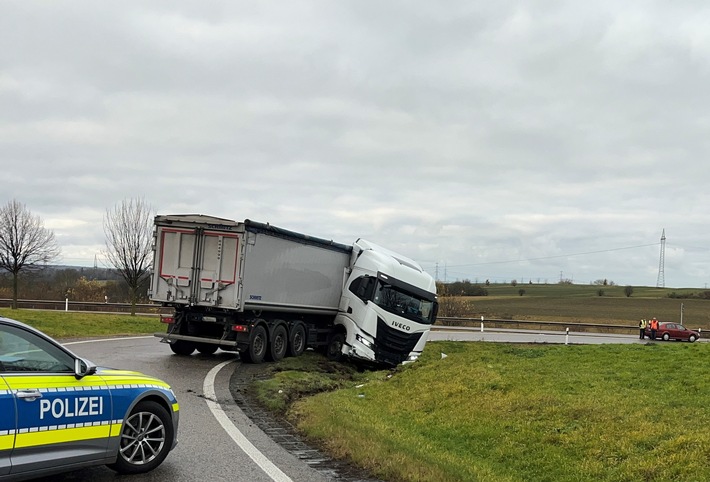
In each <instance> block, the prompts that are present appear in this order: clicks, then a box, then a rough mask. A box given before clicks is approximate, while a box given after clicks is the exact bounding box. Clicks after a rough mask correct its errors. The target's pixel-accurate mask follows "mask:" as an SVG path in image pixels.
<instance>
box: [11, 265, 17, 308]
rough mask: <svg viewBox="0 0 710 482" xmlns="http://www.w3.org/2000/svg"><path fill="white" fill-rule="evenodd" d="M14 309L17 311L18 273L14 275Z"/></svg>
mask: <svg viewBox="0 0 710 482" xmlns="http://www.w3.org/2000/svg"><path fill="white" fill-rule="evenodd" d="M12 309H13V310H16V309H17V273H12Z"/></svg>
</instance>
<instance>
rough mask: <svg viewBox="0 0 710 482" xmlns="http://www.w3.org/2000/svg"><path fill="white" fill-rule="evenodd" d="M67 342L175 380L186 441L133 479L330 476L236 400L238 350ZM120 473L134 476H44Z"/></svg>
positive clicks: (97, 358) (105, 361) (137, 341)
mask: <svg viewBox="0 0 710 482" xmlns="http://www.w3.org/2000/svg"><path fill="white" fill-rule="evenodd" d="M66 345H67V346H68V348H70V349H71V350H72V351H74V352H75V353H77V354H78V355H80V356H83V357H86V358H88V359H90V360H91V361H93V362H94V363H97V364H100V365H103V366H109V367H112V368H123V369H129V370H138V371H141V372H144V373H147V374H150V375H153V376H156V377H158V378H161V379H163V380H165V381H166V382H168V383H170V385H172V388H173V391H174V392H175V395H176V396H177V399H178V402H179V403H180V429H179V433H178V439H179V443H178V445H177V447H176V448H175V450H173V451H172V452H171V453H170V454H169V455H168V458H167V459H166V460H165V462H163V464H162V465H160V466H159V467H158V468H157V469H155V470H154V471H153V472H150V473H148V474H143V475H136V476H131V477H129V478H130V481H131V482H134V481H135V482H138V481H141V482H142V481H166V480H170V481H190V482H193V481H195V480H234V481H245V482H246V481H249V482H252V481H253V482H289V481H293V482H301V481H303V482H307V481H308V482H310V481H314V482H319V481H326V480H327V479H326V478H325V477H324V476H323V475H322V474H321V473H319V472H318V471H316V470H314V469H312V468H310V467H309V466H308V465H306V464H305V463H303V462H302V461H300V460H299V459H298V458H296V457H295V456H293V455H291V454H290V453H288V452H287V451H286V450H284V449H283V448H282V447H280V446H279V445H278V444H277V443H275V442H274V441H272V440H271V439H270V438H269V437H268V436H267V435H266V434H264V432H263V431H261V430H260V429H259V428H258V427H256V426H255V425H254V424H253V423H252V422H251V421H250V420H249V418H248V417H246V416H245V415H244V413H242V411H241V410H240V409H239V408H238V407H237V406H236V404H235V403H234V400H233V398H232V396H231V393H230V392H229V378H230V376H231V374H232V372H233V371H234V370H238V369H239V367H240V363H239V361H238V359H239V358H238V357H237V356H236V355H234V354H232V353H227V352H222V351H219V352H217V354H215V355H211V356H202V355H195V356H191V357H178V356H174V355H173V354H172V352H171V351H170V349H169V348H168V346H167V345H165V344H162V343H158V342H157V340H156V339H155V338H154V337H152V336H150V337H131V338H113V339H107V340H98V341H81V342H74V343H66ZM220 365H221V366H220ZM218 366H219V368H220V369H219V370H217V368H216V367H218ZM205 391H207V393H205ZM215 414H216V415H215ZM119 478H120V479H121V480H128V478H126V477H119V476H118V475H117V474H116V473H114V472H113V471H112V470H110V469H108V468H106V467H96V468H91V469H85V470H79V471H74V472H70V473H67V474H64V475H60V476H53V477H51V478H46V479H43V480H46V481H49V480H52V481H69V480H91V481H108V480H114V479H119Z"/></svg>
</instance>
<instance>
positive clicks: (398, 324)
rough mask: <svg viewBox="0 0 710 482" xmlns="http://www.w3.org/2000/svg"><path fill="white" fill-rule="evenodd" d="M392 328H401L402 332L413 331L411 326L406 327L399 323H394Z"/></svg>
mask: <svg viewBox="0 0 710 482" xmlns="http://www.w3.org/2000/svg"><path fill="white" fill-rule="evenodd" d="M392 326H394V327H395V328H399V329H400V330H404V331H409V330H411V329H412V327H411V326H409V325H405V324H404V323H400V322H399V321H393V322H392Z"/></svg>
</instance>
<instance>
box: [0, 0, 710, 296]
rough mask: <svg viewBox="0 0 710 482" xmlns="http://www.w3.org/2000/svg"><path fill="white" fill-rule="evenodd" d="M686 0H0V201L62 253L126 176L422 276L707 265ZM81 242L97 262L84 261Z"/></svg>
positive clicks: (695, 281)
mask: <svg viewBox="0 0 710 482" xmlns="http://www.w3.org/2000/svg"><path fill="white" fill-rule="evenodd" d="M708 25H710V6H708V4H707V3H706V2H701V1H695V2H693V1H679V2H666V1H663V2H662V1H648V0H643V1H641V0H639V1H627V2H618V1H596V2H578V1H553V0H537V1H529V0H528V1H524V2H522V1H521V2H515V1H495V2H483V1H473V2H472V1H453V0H452V1H448V2H444V3H437V2H421V1H417V2H411V1H390V2H382V1H362V0H357V1H355V0H353V1H296V2H283V1H281V2H265V1H262V2H246V1H234V0H232V1H213V2H202V1H188V0H171V1H145V2H144V1H140V2H138V1H122V2H95V1H31V0H17V1H13V0H5V1H3V2H2V3H0V42H1V44H2V49H0V163H2V173H3V179H4V181H5V182H4V183H3V197H4V198H5V202H7V201H9V200H11V199H16V200H18V201H20V202H22V203H24V204H26V205H27V207H28V208H29V209H30V210H31V211H32V212H33V213H34V214H37V215H40V216H41V217H42V219H43V220H44V222H45V226H46V227H48V228H50V229H52V230H53V231H54V232H55V234H56V236H57V239H58V242H59V244H60V246H61V248H62V253H63V258H62V262H63V263H64V264H75V265H76V264H78V265H85V266H91V265H93V263H94V259H95V257H97V255H100V253H101V251H102V250H103V249H104V234H103V228H102V220H103V217H104V214H105V212H106V209H108V208H112V207H113V206H114V205H116V204H117V203H120V202H121V201H122V200H123V199H127V198H136V197H142V198H144V199H145V200H146V201H147V202H148V203H150V204H151V205H152V206H153V207H154V209H155V210H156V212H157V213H159V214H177V213H201V214H209V215H214V216H220V217H225V218H230V219H235V220H244V219H247V218H248V219H253V220H256V221H260V222H269V223H271V224H274V225H277V226H280V227H283V228H287V229H291V230H294V231H298V232H303V233H307V234H310V235H314V236H319V237H324V238H328V239H334V240H336V241H339V242H342V243H351V242H353V241H354V240H355V239H357V238H358V237H364V238H366V239H368V240H371V241H374V242H376V243H378V244H381V245H384V246H386V247H388V248H390V249H393V250H395V251H399V252H401V253H403V254H405V255H408V256H410V257H412V258H414V259H416V260H417V261H419V262H420V263H421V264H422V266H423V267H424V268H425V269H426V270H427V271H428V272H430V273H431V274H432V275H435V274H437V273H438V277H439V279H441V280H444V279H446V280H448V281H451V280H455V279H470V280H472V281H476V280H478V281H480V282H482V281H485V280H486V279H490V280H491V281H492V282H493V281H495V282H502V281H507V282H509V281H510V280H512V279H516V280H518V282H528V281H529V280H532V281H533V282H538V281H539V282H545V281H547V282H557V281H559V280H560V278H561V277H562V278H565V279H572V280H574V282H576V283H587V282H591V281H594V280H597V279H602V278H606V279H609V280H612V281H614V282H616V283H617V284H624V285H625V284H633V285H650V286H655V285H656V282H657V280H658V274H659V264H660V263H659V260H660V252H661V245H660V237H661V232H662V230H663V229H665V232H666V237H667V244H666V250H665V266H664V280H665V285H666V286H669V287H686V286H688V287H697V288H703V287H705V286H706V284H707V283H708V282H709V281H710V232H709V231H708V229H707V225H708V209H709V206H710V202H708V201H709V198H710V195H709V193H708V186H709V185H710V168H708V162H707V161H708V153H709V151H710V90H709V89H708V86H709V85H710V29H709V28H708ZM98 259H99V263H101V257H100V256H99V257H98Z"/></svg>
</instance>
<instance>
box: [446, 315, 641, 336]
mask: <svg viewBox="0 0 710 482" xmlns="http://www.w3.org/2000/svg"><path fill="white" fill-rule="evenodd" d="M436 323H437V325H441V326H465V327H474V328H478V327H480V328H481V330H483V329H484V327H485V328H512V329H515V328H520V329H525V330H535V329H538V330H542V329H546V330H551V331H562V332H564V331H566V329H567V328H570V329H574V331H576V332H589V333H614V334H628V333H630V332H631V333H635V334H638V330H639V327H638V326H637V325H612V324H604V323H579V322H568V321H540V320H502V319H496V318H484V317H480V318H465V317H447V316H440V317H438V318H437V320H436Z"/></svg>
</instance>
